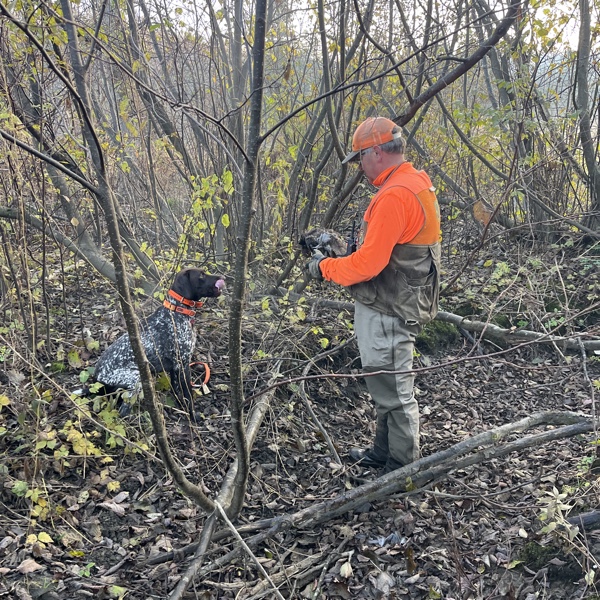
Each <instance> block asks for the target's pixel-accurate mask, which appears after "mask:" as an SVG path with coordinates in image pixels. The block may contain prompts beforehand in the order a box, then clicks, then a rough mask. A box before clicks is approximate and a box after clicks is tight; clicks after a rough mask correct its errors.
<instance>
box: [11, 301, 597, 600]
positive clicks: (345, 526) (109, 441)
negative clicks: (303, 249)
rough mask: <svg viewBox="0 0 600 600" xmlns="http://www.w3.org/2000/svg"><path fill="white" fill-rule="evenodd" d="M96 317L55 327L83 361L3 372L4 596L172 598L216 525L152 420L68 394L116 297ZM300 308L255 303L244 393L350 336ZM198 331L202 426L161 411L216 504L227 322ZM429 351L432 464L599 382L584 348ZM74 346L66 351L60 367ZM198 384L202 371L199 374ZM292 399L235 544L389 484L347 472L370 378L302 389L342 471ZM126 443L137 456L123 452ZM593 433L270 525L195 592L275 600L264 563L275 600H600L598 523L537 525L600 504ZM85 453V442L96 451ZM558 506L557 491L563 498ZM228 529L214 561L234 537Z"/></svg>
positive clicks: (216, 319)
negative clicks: (83, 412) (328, 516)
mask: <svg viewBox="0 0 600 600" xmlns="http://www.w3.org/2000/svg"><path fill="white" fill-rule="evenodd" d="M92 307H93V308H92V310H91V311H89V312H88V314H86V315H75V316H74V317H73V318H72V320H71V323H70V324H68V325H67V324H63V326H64V327H65V328H66V329H68V332H69V333H68V337H69V339H70V341H71V343H72V347H73V348H77V349H78V354H79V361H80V362H79V363H78V362H77V361H75V357H74V356H71V358H72V359H73V360H71V359H66V358H65V360H64V364H65V365H66V368H65V369H64V370H62V371H57V370H56V365H55V364H54V363H55V362H56V361H54V362H53V361H49V362H48V364H47V365H45V366H43V367H42V369H41V370H34V369H32V370H31V372H25V373H24V375H25V376H24V378H22V379H20V378H19V377H17V376H16V374H15V372H14V370H13V371H11V370H9V369H5V370H4V371H3V372H2V373H1V375H0V376H1V377H2V378H3V379H2V384H3V387H4V388H5V389H6V390H7V392H5V393H6V395H7V397H9V398H10V400H11V403H10V405H9V406H8V407H4V408H3V412H2V413H1V414H2V422H1V423H0V424H2V425H3V426H4V427H5V428H6V431H5V432H4V433H3V435H2V436H1V437H0V448H1V451H2V457H3V458H2V466H1V467H0V480H1V482H2V486H1V487H0V500H1V503H0V507H1V514H0V598H19V599H21V600H24V599H28V598H33V599H36V600H56V599H79V598H90V597H93V598H97V599H98V600H101V599H104V598H127V599H131V600H150V599H158V598H166V597H167V596H168V594H169V593H170V592H171V591H172V590H173V588H174V586H175V585H176V582H177V581H178V579H179V578H180V577H181V575H182V573H183V572H185V569H186V568H187V565H188V564H189V561H190V560H191V557H190V556H188V555H186V554H185V553H180V555H179V556H175V557H172V556H171V555H168V554H167V553H168V552H170V551H172V550H178V549H182V548H184V547H185V546H186V545H188V544H191V543H193V542H194V541H197V539H198V537H199V534H200V532H201V530H202V527H203V524H204V520H205V515H204V514H203V513H202V511H201V510H200V509H198V508H197V507H196V506H194V505H193V504H192V503H191V502H190V501H189V500H188V499H187V498H185V497H184V496H183V495H182V494H181V493H180V492H179V491H178V489H177V487H176V485H175V484H174V483H173V481H172V480H171V479H170V478H169V477H168V475H167V474H166V473H165V470H164V469H163V467H162V465H161V462H160V460H159V459H158V458H157V457H156V455H155V452H156V450H155V446H154V443H153V435H152V431H151V428H150V425H149V422H148V419H147V416H146V415H145V414H144V413H140V412H139V411H134V412H133V414H132V415H131V416H130V417H128V418H127V419H125V420H121V419H118V418H116V417H115V416H114V415H115V412H114V411H110V410H109V408H110V407H107V406H106V403H105V402H103V401H102V400H99V399H96V400H95V401H94V400H90V404H89V406H88V408H89V413H88V416H87V417H84V418H79V417H78V411H77V409H76V407H75V406H76V405H75V403H76V400H74V399H73V398H72V397H70V394H69V391H70V390H72V389H74V388H76V387H80V386H81V384H80V374H81V372H82V371H85V369H86V368H87V366H92V365H93V363H94V362H95V360H96V359H97V357H98V354H99V352H100V351H101V349H102V348H103V347H105V346H106V344H107V343H109V342H110V341H111V340H112V339H114V338H115V337H116V335H117V334H119V333H120V332H121V331H122V323H121V322H120V317H119V316H118V310H117V308H116V307H115V306H114V304H113V303H112V301H109V300H104V299H103V298H102V297H96V299H95V300H94V303H93V304H92ZM306 312H307V314H306V315H303V317H304V318H298V314H297V312H294V311H292V312H290V311H289V310H286V309H281V308H280V307H277V306H275V303H273V302H271V303H270V304H269V303H267V305H265V303H264V302H262V303H257V305H256V307H255V310H254V311H253V312H251V313H249V316H248V318H247V321H246V323H245V327H244V338H245V350H244V351H245V355H246V356H245V358H246V360H247V365H248V371H247V373H246V382H247V393H248V395H252V394H254V393H256V392H257V391H258V390H260V389H262V388H263V387H264V386H265V385H266V383H267V381H268V379H269V377H270V374H271V370H272V368H273V364H274V360H275V359H279V358H281V359H283V367H282V373H283V375H284V377H292V376H298V375H299V374H300V373H301V372H302V369H303V368H304V367H305V366H306V364H307V360H308V359H309V358H310V357H311V356H314V355H316V354H318V353H319V352H321V351H322V350H323V346H324V345H327V346H328V347H329V348H332V347H335V346H339V345H340V344H341V343H342V342H343V341H345V340H346V339H348V338H349V337H350V336H351V330H350V328H349V326H348V323H349V322H351V315H350V314H346V313H343V312H341V313H340V312H339V311H334V310H329V311H328V310H326V309H320V310H319V311H318V314H312V313H311V312H310V311H309V310H308V309H307V310H306ZM58 325H60V323H59V324H58ZM198 328H199V333H200V339H199V342H198V344H197V349H196V358H197V360H199V361H201V362H204V361H209V362H210V364H211V367H212V378H211V381H210V388H211V392H210V394H209V395H206V396H199V397H198V399H197V412H198V414H199V415H200V417H201V418H200V420H199V422H198V423H197V424H193V425H192V424H191V423H190V422H189V420H187V419H186V418H184V417H183V415H182V414H181V413H179V412H178V411H177V410H176V409H174V408H170V407H167V409H166V419H167V427H168V432H169V436H170V439H171V441H172V444H173V447H174V448H175V450H176V453H177V457H178V460H179V461H180V464H181V465H182V466H183V468H184V469H185V472H186V474H187V476H188V477H189V478H190V479H191V480H192V481H201V482H202V484H203V486H204V487H205V488H206V490H207V491H208V492H209V493H211V494H214V493H216V492H217V491H218V489H219V486H220V484H221V482H222V479H223V476H224V473H225V472H226V470H227V468H228V467H229V465H230V463H231V461H232V459H233V457H234V452H233V443H232V437H231V433H230V429H229V414H228V409H227V402H228V377H227V340H226V333H224V332H226V330H227V320H226V310H225V309H224V308H223V307H221V306H220V305H218V304H216V303H215V304H212V305H211V304H210V303H209V304H208V305H207V307H206V309H205V312H204V313H203V315H202V317H201V319H200V320H199V322H198ZM86 330H89V332H88V333H85V332H86ZM86 335H87V336H88V337H91V338H92V339H94V340H97V341H99V347H98V348H94V347H92V349H88V348H86V346H85V344H82V343H81V341H80V340H81V339H83V338H85V337H86ZM323 339H326V340H327V344H325V342H323V341H322V340H323ZM291 340H292V341H291ZM436 346H437V347H436V351H435V352H432V351H431V349H430V348H429V347H424V346H423V345H420V346H419V347H418V349H419V351H418V353H417V357H416V360H415V367H417V368H418V369H421V371H420V372H419V373H418V377H417V383H416V386H417V396H418V400H419V404H420V408H421V415H422V417H421V428H422V429H421V441H422V453H423V455H425V456H427V455H431V454H434V453H436V452H438V451H440V450H443V449H446V448H449V447H451V446H452V445H453V444H456V443H458V442H460V441H462V440H464V439H466V438H468V437H469V436H472V435H474V434H477V433H481V432H483V431H486V430H489V429H492V428H494V427H496V426H499V425H501V424H506V423H511V422H514V421H517V420H519V419H522V418H524V417H527V416H529V415H531V414H532V413H535V412H538V411H548V410H558V411H575V412H580V413H582V414H585V415H590V414H591V413H592V410H593V406H592V395H593V394H592V390H591V387H590V385H591V382H590V379H591V380H593V379H597V378H598V377H599V376H600V365H599V363H598V362H597V361H593V360H586V363H585V367H586V369H584V363H583V359H582V356H581V355H579V354H577V353H571V354H563V353H561V352H560V351H559V350H558V349H554V348H552V347H550V348H541V347H539V346H526V347H521V348H518V349H514V350H510V351H509V352H506V353H504V354H500V355H496V356H494V357H491V358H490V357H488V356H486V355H488V354H490V353H492V352H497V351H498V350H499V348H498V347H497V346H495V345H492V344H488V343H483V344H481V345H479V346H477V348H474V347H473V346H472V344H471V342H469V341H468V340H465V339H463V338H461V337H460V336H459V335H457V336H456V337H455V339H454V340H453V341H452V342H450V343H449V344H448V342H443V341H440V342H439V343H437V344H436ZM70 349H71V348H70V347H65V354H66V355H68V353H69V351H70ZM476 350H477V351H476ZM478 351H481V352H482V353H483V354H481V355H480V354H478ZM357 354H358V353H357V349H356V346H355V344H354V343H353V342H351V343H350V344H348V345H346V346H345V347H344V348H343V349H342V350H341V351H340V352H337V353H334V354H332V355H331V356H330V357H328V358H326V359H323V360H322V361H320V362H319V363H318V364H317V365H316V367H315V368H313V369H312V370H311V371H310V374H311V375H313V374H317V373H322V374H324V375H325V374H327V373H334V372H335V373H358V372H359V370H360V363H359V360H358V358H357ZM465 358H468V360H463V359H465ZM5 366H7V365H5ZM586 371H587V375H586ZM196 376H197V377H198V378H201V376H202V368H201V367H198V372H197V373H196ZM57 384H60V385H61V388H60V391H57V390H58V389H59V388H57V387H56V386H57ZM33 386H37V387H36V390H37V392H38V397H39V392H40V390H46V392H47V394H46V398H47V402H46V403H44V402H42V403H41V404H39V403H38V404H37V405H36V404H35V403H32V401H31V398H32V397H33V396H34V394H32V387H33ZM297 391H298V390H297V387H294V386H293V385H284V386H281V387H280V388H278V390H277V392H276V394H275V396H274V398H273V400H272V402H271V406H270V410H269V413H268V415H267V418H266V419H265V421H264V423H263V425H262V427H261V430H260V433H259V436H258V439H257V442H256V445H255V447H254V449H253V450H252V455H251V468H252V474H251V479H250V481H249V485H248V491H247V496H246V504H245V507H244V509H243V511H242V515H241V517H240V519H239V521H238V522H237V523H236V525H237V526H238V527H240V528H242V531H243V532H244V533H243V537H244V538H247V537H249V536H250V535H252V531H253V529H252V528H253V526H255V527H256V530H258V528H259V523H260V521H261V520H264V519H269V518H272V517H275V516H279V515H282V514H286V513H293V512H296V511H298V510H300V509H301V508H304V507H308V506H310V505H312V504H314V503H315V502H318V501H320V500H323V499H327V498H332V497H335V496H337V495H338V494H340V493H343V492H344V491H347V490H349V489H353V488H355V487H357V486H359V485H361V483H363V482H365V481H371V480H373V479H374V478H376V477H377V476H378V474H377V473H375V472H372V471H369V470H367V469H363V468H361V467H359V466H350V465H349V464H348V463H347V462H345V460H344V459H345V458H346V455H347V451H348V449H349V448H350V447H351V446H355V445H358V446H364V445H368V444H369V442H370V441H371V439H372V435H373V431H374V410H373V406H372V403H371V400H370V398H369V396H368V394H367V392H366V388H365V386H364V381H363V380H361V379H360V378H357V379H351V378H349V379H341V380H340V379H327V378H325V377H324V378H323V379H317V380H311V381H309V382H307V385H306V391H307V395H308V397H309V400H310V402H311V405H312V407H313V409H314V411H315V414H316V416H317V418H318V420H319V421H320V423H321V425H322V426H323V427H324V428H325V430H326V431H327V432H328V434H329V435H330V436H331V438H332V440H333V441H334V444H335V447H336V449H337V451H338V453H339V455H340V457H341V458H342V463H343V464H338V463H336V462H335V461H334V460H333V459H332V457H331V455H330V453H329V450H328V447H327V444H326V443H325V440H324V439H323V436H322V434H321V433H320V432H319V430H318V428H317V426H316V424H315V422H314V419H313V418H312V417H311V416H310V414H309V412H308V411H307V409H306V406H305V404H304V403H303V401H302V399H301V397H300V396H299V395H298V394H297ZM42 397H43V392H42ZM162 397H164V398H167V394H166V393H165V392H162ZM249 408H250V407H249ZM103 411H104V412H103ZM111 419H112V420H111ZM542 429H543V428H542ZM115 432H117V433H119V434H122V435H124V436H126V437H127V438H128V439H129V440H131V441H133V442H135V444H136V446H135V447H126V446H124V445H122V443H121V442H120V441H119V437H118V436H115V435H114V433H115ZM78 435H79V436H80V437H79V438H78ZM594 439H595V436H594V435H593V434H590V435H585V436H580V437H577V438H572V439H567V440H564V441H560V442H557V443H554V444H552V445H546V446H538V447H532V448H529V449H528V450H526V451H524V452H522V453H513V454H510V455H508V456H507V457H506V458H504V459H493V460H483V461H482V462H480V463H479V464H476V465H474V466H472V467H469V468H467V469H464V470H454V471H452V472H450V473H449V475H448V476H446V477H444V478H442V479H441V480H439V481H437V482H435V483H434V484H432V485H429V486H427V487H426V488H425V489H417V490H412V491H411V492H408V493H404V494H397V495H395V496H393V497H390V498H387V499H385V500H383V501H379V502H376V503H369V502H365V504H364V505H362V506H361V507H360V508H359V509H357V510H355V511H353V512H352V513H347V514H344V515H342V516H341V517H336V518H334V519H332V520H329V521H326V522H325V523H324V524H322V525H319V526H317V527H314V528H307V529H302V528H300V529H289V530H286V531H283V532H279V533H277V534H276V535H275V536H274V537H273V538H272V539H270V540H268V541H266V542H265V543H263V544H261V545H259V546H258V547H256V548H254V550H253V554H254V556H253V557H251V556H250V555H249V554H248V553H245V552H242V553H241V555H240V556H239V557H238V558H237V559H236V560H235V561H234V562H232V563H228V564H226V565H224V566H219V567H218V568H215V569H213V570H212V571H211V572H210V573H209V574H208V575H207V576H204V577H203V578H202V579H201V580H199V581H196V582H195V584H194V585H193V586H191V588H190V590H189V591H188V594H187V596H186V597H187V598H200V599H204V600H208V599H213V598H223V599H225V598H238V599H247V598H275V597H276V595H275V592H274V591H273V589H272V588H271V587H270V584H269V583H268V582H266V583H265V580H264V578H263V576H262V575H261V574H260V573H259V571H258V569H257V566H256V563H255V561H254V559H256V560H257V561H258V562H260V564H261V565H262V567H263V568H264V570H265V571H266V572H267V573H268V574H269V576H270V577H271V578H272V579H273V580H274V581H275V582H276V583H277V585H278V586H280V590H281V594H282V596H283V597H284V598H299V599H300V598H342V599H350V598H357V599H358V598H369V599H371V598H394V599H395V598H398V599H405V598H407V599H408V598H411V599H412V598H416V599H421V598H423V599H425V598H427V599H436V598H445V599H447V600H451V599H454V600H458V599H465V600H466V599H469V598H472V599H479V598H481V599H490V600H491V599H496V598H497V599H500V598H506V599H514V600H533V599H535V598H549V599H565V600H566V599H571V598H573V599H574V598H588V599H591V598H598V591H597V589H596V587H595V585H594V583H593V573H592V571H593V570H595V566H596V565H598V561H600V530H593V529H592V530H589V531H585V532H579V534H577V535H576V536H575V537H574V539H573V540H572V541H569V540H568V532H565V531H564V530H561V528H560V527H559V528H558V529H557V531H555V532H554V533H542V532H541V529H542V527H543V526H544V524H545V523H544V522H542V521H540V517H543V512H544V507H545V506H547V505H548V502H546V503H544V499H546V500H548V499H550V500H552V499H554V503H553V504H552V506H553V507H556V506H557V504H556V502H560V503H562V506H563V508H562V509H560V504H559V505H558V507H559V509H560V510H559V514H557V515H555V516H554V517H551V518H550V519H547V520H546V522H548V521H550V522H558V523H559V524H560V523H561V522H562V521H561V515H563V514H571V515H573V514H578V513H582V512H586V511H591V510H594V509H597V508H598V507H599V506H600V473H599V472H598V470H596V468H592V462H593V460H594V458H595V446H594V445H593V441H594ZM53 440H54V442H53ZM84 442H85V443H88V444H91V446H87V450H86V446H85V444H84ZM92 448H93V449H95V450H97V453H96V452H95V450H92ZM61 452H62V454H61ZM19 485H20V486H21V487H19ZM553 490H555V492H553ZM553 494H554V495H553ZM555 494H561V495H560V497H559V498H558V500H557V497H556V495H555ZM563 494H564V495H563ZM220 531H223V533H222V534H221V535H220V538H219V541H218V542H216V543H214V544H213V546H212V547H211V549H210V552H209V554H208V557H207V560H206V561H205V564H207V563H209V562H211V561H214V560H216V559H217V558H218V557H219V556H222V555H223V554H224V553H226V552H227V551H229V550H231V549H232V548H234V547H236V545H237V544H238V543H239V542H237V541H236V540H235V539H234V538H233V537H232V536H231V535H229V534H227V532H226V530H220ZM161 557H170V560H161ZM590 573H592V574H591V575H590ZM597 581H598V576H596V582H597Z"/></svg>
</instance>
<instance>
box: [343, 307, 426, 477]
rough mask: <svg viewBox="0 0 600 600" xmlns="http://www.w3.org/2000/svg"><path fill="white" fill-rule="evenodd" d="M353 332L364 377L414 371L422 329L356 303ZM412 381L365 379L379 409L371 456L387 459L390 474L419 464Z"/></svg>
mask: <svg viewBox="0 0 600 600" xmlns="http://www.w3.org/2000/svg"><path fill="white" fill-rule="evenodd" d="M354 310H355V312H354V330H355V333H356V338H357V340H358V348H359V350H360V358H361V361H362V366H363V371H364V372H365V373H372V372H374V371H381V370H385V371H408V370H410V369H412V364H413V350H414V345H415V337H416V336H417V334H418V333H419V331H420V330H421V326H420V325H406V324H405V323H404V320H403V319H400V318H399V317H390V316H388V315H384V314H382V313H380V312H378V311H376V310H373V309H372V308H369V307H368V306H365V305H364V304H362V303H360V302H356V304H355V309H354ZM414 379H415V377H414V375H413V374H412V373H404V374H398V375H387V374H384V375H374V376H372V377H365V381H366V383H367V389H368V390H369V393H370V394H371V397H372V398H373V401H374V402H375V407H376V408H377V432H376V434H375V443H374V446H373V452H374V454H375V455H376V456H377V458H380V459H387V465H386V470H387V471H390V470H393V469H397V468H398V467H401V466H403V465H407V464H409V463H411V462H413V461H415V460H417V459H418V458H419V405H418V404H417V401H416V400H415V397H414V394H413V386H414Z"/></svg>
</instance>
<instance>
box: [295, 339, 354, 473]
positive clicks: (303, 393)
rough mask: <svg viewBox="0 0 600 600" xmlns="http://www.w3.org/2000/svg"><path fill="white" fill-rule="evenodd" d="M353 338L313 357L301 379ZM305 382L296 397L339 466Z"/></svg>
mask: <svg viewBox="0 0 600 600" xmlns="http://www.w3.org/2000/svg"><path fill="white" fill-rule="evenodd" d="M355 337H356V336H354V335H353V336H352V337H350V338H348V339H347V340H346V341H345V342H344V343H343V344H340V345H339V346H337V347H336V348H332V349H330V350H327V351H326V352H322V353H321V354H317V356H315V357H314V358H313V359H312V360H311V361H310V362H309V363H308V364H307V365H306V367H304V369H303V370H302V377H306V376H307V375H308V372H309V371H310V369H311V367H312V366H313V365H314V364H315V363H316V362H317V361H318V360H321V359H322V358H325V357H326V356H329V355H331V354H333V353H335V352H338V351H339V350H341V349H342V348H344V347H345V346H347V345H348V344H349V343H350V342H352V341H353V340H354V338H355ZM305 381H306V380H305V379H302V381H300V386H299V387H298V396H300V399H301V400H302V402H304V406H306V410H308V413H309V415H310V418H311V419H312V420H313V422H314V424H315V425H316V426H317V429H318V430H319V431H320V432H321V435H322V436H323V439H324V440H325V442H326V443H327V447H328V448H329V452H330V453H331V456H332V457H333V460H334V461H335V462H336V463H337V464H338V465H341V464H342V460H341V458H340V457H339V454H338V453H337V450H336V449H335V446H334V445H333V441H332V440H331V437H330V436H329V434H328V433H327V430H326V429H325V427H323V425H322V424H321V421H319V418H318V417H317V415H316V413H315V411H314V410H313V407H312V403H311V401H310V400H309V398H308V396H307V394H306V390H305V386H304V383H305Z"/></svg>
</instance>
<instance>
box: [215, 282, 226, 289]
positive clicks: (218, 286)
mask: <svg viewBox="0 0 600 600" xmlns="http://www.w3.org/2000/svg"><path fill="white" fill-rule="evenodd" d="M215 287H216V288H217V289H218V290H219V291H222V290H224V289H225V280H224V279H217V283H215Z"/></svg>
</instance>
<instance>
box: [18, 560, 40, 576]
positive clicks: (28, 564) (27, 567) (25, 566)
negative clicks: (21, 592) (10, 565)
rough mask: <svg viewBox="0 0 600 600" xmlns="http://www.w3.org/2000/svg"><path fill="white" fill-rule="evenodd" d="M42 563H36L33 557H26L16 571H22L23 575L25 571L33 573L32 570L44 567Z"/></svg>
mask: <svg viewBox="0 0 600 600" xmlns="http://www.w3.org/2000/svg"><path fill="white" fill-rule="evenodd" d="M45 568H46V567H43V566H42V565H40V564H38V563H36V562H35V560H33V558H26V559H25V560H24V561H23V562H22V563H21V564H20V565H19V566H18V567H17V571H19V573H23V575H25V574H27V573H33V572H34V571H39V570H40V569H45Z"/></svg>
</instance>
